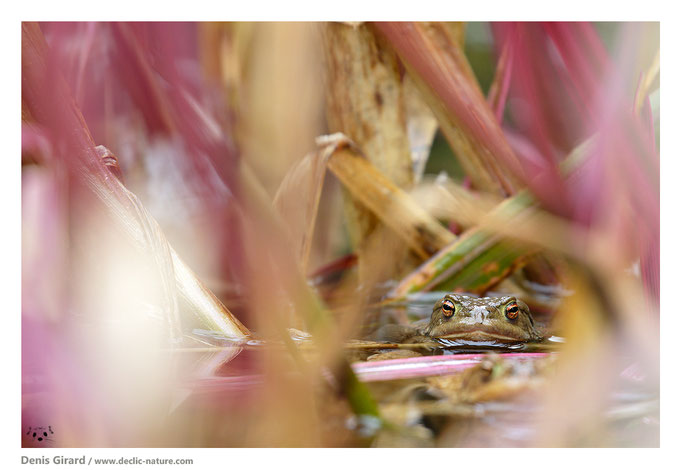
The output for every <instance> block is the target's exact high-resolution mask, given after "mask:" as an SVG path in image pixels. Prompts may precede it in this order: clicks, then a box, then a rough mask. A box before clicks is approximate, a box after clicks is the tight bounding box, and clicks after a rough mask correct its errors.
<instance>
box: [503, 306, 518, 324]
mask: <svg viewBox="0 0 682 470" xmlns="http://www.w3.org/2000/svg"><path fill="white" fill-rule="evenodd" d="M504 314H505V315H506V316H507V318H509V319H510V320H515V319H516V317H518V316H519V305H518V304H517V303H516V302H512V303H510V304H509V305H507V308H506V309H505V310H504Z"/></svg>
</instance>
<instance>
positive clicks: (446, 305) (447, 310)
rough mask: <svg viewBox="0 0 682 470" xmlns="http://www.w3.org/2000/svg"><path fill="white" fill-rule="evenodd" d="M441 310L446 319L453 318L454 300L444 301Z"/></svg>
mask: <svg viewBox="0 0 682 470" xmlns="http://www.w3.org/2000/svg"><path fill="white" fill-rule="evenodd" d="M440 308H441V310H442V311H443V315H445V316H446V317H451V316H452V314H453V313H455V304H454V303H453V302H452V300H447V299H446V300H444V301H443V305H442V306H441V307H440Z"/></svg>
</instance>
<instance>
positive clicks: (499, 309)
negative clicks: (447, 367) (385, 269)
mask: <svg viewBox="0 0 682 470" xmlns="http://www.w3.org/2000/svg"><path fill="white" fill-rule="evenodd" d="M375 338H376V339H377V340H379V341H392V342H397V343H419V342H423V343H429V342H433V341H434V340H456V341H465V342H491V341H492V342H496V343H527V342H537V341H541V340H542V339H543V337H542V335H541V334H540V333H539V332H538V330H537V329H536V327H535V322H534V320H533V316H532V315H531V313H530V309H529V308H528V305H526V304H525V303H524V302H523V301H522V300H520V299H518V298H516V297H514V296H510V295H507V296H503V297H472V296H468V295H464V294H454V293H453V294H446V295H445V296H444V297H443V298H442V299H440V300H439V301H437V302H436V303H435V304H434V306H433V311H432V312H431V318H430V320H429V321H428V323H426V324H420V323H419V322H418V323H416V324H413V325H386V326H384V327H382V328H381V329H380V330H379V331H378V332H377V334H376V335H375Z"/></svg>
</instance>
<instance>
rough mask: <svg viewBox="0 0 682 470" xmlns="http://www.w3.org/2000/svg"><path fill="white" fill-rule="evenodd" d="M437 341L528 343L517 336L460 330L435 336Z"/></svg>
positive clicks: (477, 330)
mask: <svg viewBox="0 0 682 470" xmlns="http://www.w3.org/2000/svg"><path fill="white" fill-rule="evenodd" d="M436 338H438V339H455V340H457V339H458V340H466V341H502V342H505V343H520V342H525V341H528V338H519V337H518V336H507V335H504V334H501V333H497V332H492V331H486V330H482V329H472V330H466V331H464V330H462V331H456V332H453V333H448V334H446V335H440V336H437V337H436Z"/></svg>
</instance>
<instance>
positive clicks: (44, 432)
mask: <svg viewBox="0 0 682 470" xmlns="http://www.w3.org/2000/svg"><path fill="white" fill-rule="evenodd" d="M26 436H28V438H29V439H31V440H32V441H33V442H46V441H47V442H49V441H54V439H53V438H52V437H53V436H54V431H53V430H52V426H48V427H45V426H39V427H29V428H28V431H27V432H26Z"/></svg>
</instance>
